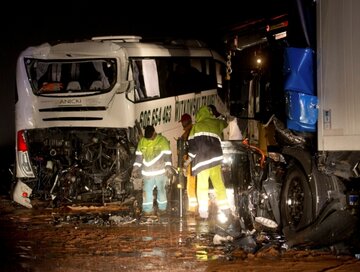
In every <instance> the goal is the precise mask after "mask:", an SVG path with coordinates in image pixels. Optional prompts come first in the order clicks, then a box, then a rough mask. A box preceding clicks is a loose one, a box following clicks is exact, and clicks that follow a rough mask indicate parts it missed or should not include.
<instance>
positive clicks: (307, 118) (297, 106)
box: [286, 91, 318, 132]
mask: <svg viewBox="0 0 360 272" xmlns="http://www.w3.org/2000/svg"><path fill="white" fill-rule="evenodd" d="M286 107H287V108H286V110H287V128H289V129H292V130H296V131H302V132H315V130H316V124H317V119H318V99H317V97H316V96H313V95H307V94H303V93H298V92H293V91H287V92H286Z"/></svg>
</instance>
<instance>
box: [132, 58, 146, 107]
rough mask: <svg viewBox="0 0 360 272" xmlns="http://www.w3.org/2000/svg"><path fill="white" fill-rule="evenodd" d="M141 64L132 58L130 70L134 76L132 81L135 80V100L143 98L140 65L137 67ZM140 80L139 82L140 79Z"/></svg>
mask: <svg viewBox="0 0 360 272" xmlns="http://www.w3.org/2000/svg"><path fill="white" fill-rule="evenodd" d="M138 64H139V65H140V66H141V62H139V61H136V60H133V61H132V72H133V76H134V82H135V100H136V101H138V100H142V99H144V98H145V93H144V91H143V86H144V83H143V76H142V75H140V69H142V68H141V67H140V69H139V65H138ZM140 80H141V81H142V82H141V81H140Z"/></svg>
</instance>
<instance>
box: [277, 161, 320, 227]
mask: <svg viewBox="0 0 360 272" xmlns="http://www.w3.org/2000/svg"><path fill="white" fill-rule="evenodd" d="M310 182H311V179H310V181H308V178H307V177H306V175H305V173H304V171H303V170H302V169H301V168H300V167H298V166H296V165H294V166H291V167H290V168H289V169H288V171H287V174H286V176H285V181H284V184H283V187H282V190H281V198H280V213H281V224H282V228H283V231H284V233H286V232H287V231H291V232H297V231H299V230H301V229H303V228H305V227H306V226H308V225H309V224H310V223H311V222H312V220H313V198H312V193H311V187H310Z"/></svg>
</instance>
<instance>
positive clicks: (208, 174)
mask: <svg viewBox="0 0 360 272" xmlns="http://www.w3.org/2000/svg"><path fill="white" fill-rule="evenodd" d="M226 127H227V122H226V120H223V119H218V118H216V117H215V116H214V114H213V113H212V110H211V108H210V107H208V106H202V107H201V108H200V109H199V110H198V112H197V113H196V115H195V123H194V124H193V126H192V129H191V131H190V134H189V138H188V143H189V152H188V154H189V160H188V161H187V163H186V164H188V163H190V162H191V165H192V174H193V175H196V176H197V198H198V203H199V209H198V210H199V215H200V217H201V218H203V219H207V218H208V216H209V178H210V180H211V183H212V185H213V187H214V190H215V198H216V203H217V210H218V218H219V217H221V218H222V219H223V218H225V220H224V221H223V222H225V221H230V220H232V219H233V218H232V213H231V209H230V205H229V202H228V199H227V195H226V188H225V184H224V180H223V176H222V170H221V163H222V160H223V151H222V148H221V135H222V131H223V129H225V128H226Z"/></svg>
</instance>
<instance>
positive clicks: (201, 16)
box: [0, 0, 289, 154]
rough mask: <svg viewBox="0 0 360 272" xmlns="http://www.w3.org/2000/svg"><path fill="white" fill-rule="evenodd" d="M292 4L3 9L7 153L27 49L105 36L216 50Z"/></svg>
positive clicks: (0, 144)
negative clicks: (198, 42)
mask: <svg viewBox="0 0 360 272" xmlns="http://www.w3.org/2000/svg"><path fill="white" fill-rule="evenodd" d="M288 1H289V0H253V1H246V2H245V1H238V2H236V3H234V4H227V3H226V1H218V2H216V1H215V2H213V1H201V2H196V3H195V1H167V2H164V3H163V4H157V2H155V1H144V2H143V1H137V2H135V1H132V2H131V3H133V4H125V6H122V4H123V3H124V2H123V1H105V0H103V1H97V2H89V1H76V0H73V1H67V0H63V1H56V2H53V1H51V2H50V1H47V2H44V3H43V4H40V3H38V2H35V1H28V2H27V3H25V4H19V5H18V6H17V7H12V8H9V9H4V8H3V9H2V16H1V18H0V23H1V26H2V33H1V35H2V39H1V42H0V56H1V62H0V65H1V77H0V94H1V97H0V107H1V114H2V118H1V119H0V120H1V121H0V122H1V123H0V127H1V134H0V148H1V150H3V149H4V150H5V149H9V148H10V150H13V144H14V141H15V140H14V134H15V125H14V92H15V65H16V58H17V55H18V54H19V53H20V51H21V50H23V49H25V48H26V47H27V46H32V45H38V44H41V43H43V42H48V41H56V40H73V39H82V38H86V37H92V36H100V35H101V36H103V35H141V36H143V37H144V38H158V37H174V38H197V39H202V40H204V41H206V42H208V43H209V44H210V45H212V44H221V43H223V41H222V38H223V36H224V35H225V34H226V30H227V29H229V28H231V27H232V26H234V25H237V24H239V23H241V22H244V21H247V20H250V19H257V18H264V17H266V16H269V13H279V12H281V11H284V10H286V9H287V7H286V6H285V5H287V3H288ZM79 2H80V3H79ZM144 3H148V4H144ZM245 3H246V4H245ZM194 5H196V6H197V7H196V8H195V7H194ZM5 16H6V18H5ZM2 154H4V152H2Z"/></svg>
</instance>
